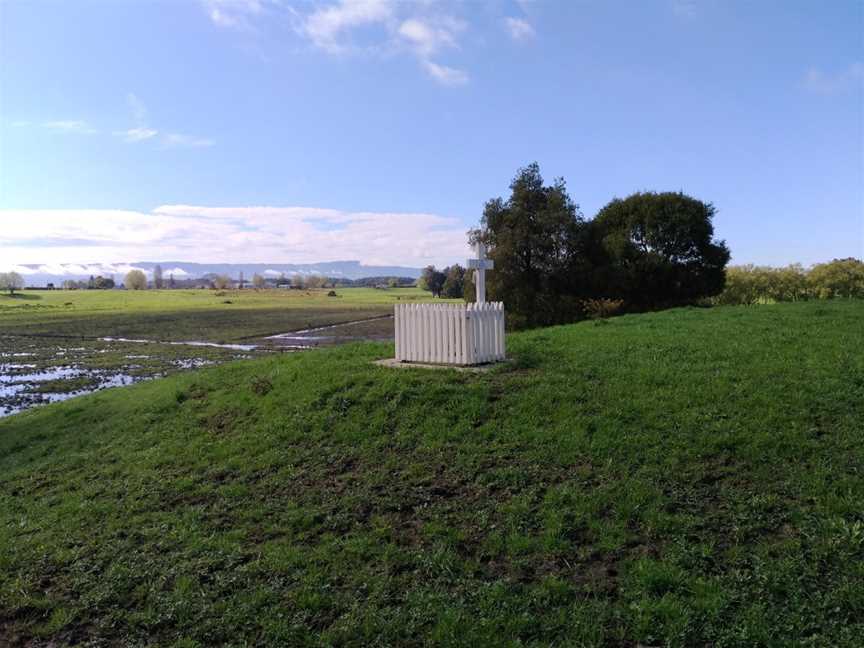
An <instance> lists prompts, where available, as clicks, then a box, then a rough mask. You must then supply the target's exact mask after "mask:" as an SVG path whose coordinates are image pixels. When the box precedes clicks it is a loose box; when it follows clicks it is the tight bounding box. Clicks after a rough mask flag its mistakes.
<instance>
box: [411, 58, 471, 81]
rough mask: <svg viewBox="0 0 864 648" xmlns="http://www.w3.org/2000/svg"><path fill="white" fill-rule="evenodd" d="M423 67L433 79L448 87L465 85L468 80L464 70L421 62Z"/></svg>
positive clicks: (430, 62)
mask: <svg viewBox="0 0 864 648" xmlns="http://www.w3.org/2000/svg"><path fill="white" fill-rule="evenodd" d="M423 67H424V68H425V69H426V71H427V72H428V73H429V76H431V77H432V78H433V79H435V80H436V81H438V82H439V83H442V84H444V85H449V86H459V85H465V84H466V83H468V81H469V80H470V78H469V76H468V73H467V72H465V71H464V70H457V69H456V68H451V67H447V66H446V65H439V64H438V63H433V62H432V61H423Z"/></svg>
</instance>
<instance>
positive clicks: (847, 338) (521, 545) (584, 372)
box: [0, 302, 864, 646]
mask: <svg viewBox="0 0 864 648" xmlns="http://www.w3.org/2000/svg"><path fill="white" fill-rule="evenodd" d="M862 322H864V302H846V303H839V302H837V303H807V304H785V305H777V306H766V307H756V308H746V307H745V308H723V309H713V310H696V309H684V310H676V311H669V312H664V313H657V314H652V315H642V316H627V317H621V318H617V319H614V320H610V321H608V322H604V323H601V324H599V325H598V324H594V323H582V324H578V325H574V326H566V327H557V328H552V329H545V330H538V331H533V332H529V333H523V334H518V335H513V336H511V337H510V338H509V345H510V348H509V351H510V353H511V355H512V356H513V357H514V358H515V359H516V360H515V362H513V363H512V364H510V365H508V366H506V367H503V368H500V369H497V370H495V371H493V372H491V373H488V374H483V375H477V374H466V373H457V372H452V371H424V370H388V369H384V368H380V367H375V366H373V365H372V364H371V363H370V361H371V360H372V359H374V358H378V357H384V356H386V355H387V354H388V353H389V352H390V351H391V349H390V348H388V347H387V345H378V344H363V345H355V346H351V347H344V348H339V349H332V350H326V351H320V352H311V353H305V354H298V355H296V356H292V357H273V358H267V359H264V360H255V361H248V362H241V363H234V364H229V365H224V366H221V367H217V368H213V369H208V370H203V371H198V372H194V373H189V374H183V375H178V376H174V377H172V378H168V379H165V380H160V381H154V382H151V383H144V384H140V385H137V386H135V387H131V388H124V389H118V390H110V391H108V392H103V393H99V394H95V395H93V396H89V397H84V398H81V399H77V400H73V401H70V402H67V403H61V404H58V405H53V406H49V407H45V408H42V409H38V410H34V411H31V412H28V413H25V414H22V415H17V416H13V417H10V418H8V419H5V420H0V637H2V638H3V639H5V640H6V641H8V642H10V643H11V644H13V645H16V644H21V645H24V644H28V643H29V642H31V640H33V639H34V638H35V639H36V641H37V643H38V642H39V641H42V640H46V641H47V640H53V641H54V642H55V643H60V644H64V643H74V642H79V641H86V640H89V639H94V638H99V639H102V640H103V641H105V642H107V643H109V644H122V645H128V644H160V645H171V644H175V645H183V646H192V645H202V646H207V645H213V644H217V643H229V642H230V643H232V644H234V645H242V644H279V643H281V644H284V645H307V644H308V645H322V644H326V645H333V644H353V645H370V644H378V645H387V644H400V645H406V644H407V645H420V644H435V645H438V644H442V645H447V644H451V645H506V644H508V642H509V643H512V644H513V645H516V644H521V645H524V644H537V645H547V644H567V645H572V644H595V645H610V644H611V645H633V644H636V643H641V644H651V645H654V644H659V643H663V642H670V643H672V644H690V645H692V644H712V645H741V644H748V645H756V644H772V645H778V644H784V643H793V642H794V643H798V642H805V643H813V644H814V645H844V644H845V645H859V644H858V642H859V641H860V637H861V635H862V632H864V586H862V583H864V518H862V506H861V502H862V501H864V452H862V441H864V326H862ZM0 643H2V640H0Z"/></svg>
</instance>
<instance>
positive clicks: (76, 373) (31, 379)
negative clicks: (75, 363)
mask: <svg viewBox="0 0 864 648" xmlns="http://www.w3.org/2000/svg"><path fill="white" fill-rule="evenodd" d="M86 373H88V372H87V370H85V369H78V368H77V367H52V368H50V369H46V370H45V371H37V372H36V373H29V374H2V375H0V384H15V383H37V382H47V381H49V380H60V379H62V378H78V377H80V376H83V375H85V374H86ZM94 373H95V372H94Z"/></svg>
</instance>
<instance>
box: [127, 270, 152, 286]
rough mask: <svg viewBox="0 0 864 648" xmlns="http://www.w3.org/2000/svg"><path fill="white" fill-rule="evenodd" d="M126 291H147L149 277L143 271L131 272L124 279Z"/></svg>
mask: <svg viewBox="0 0 864 648" xmlns="http://www.w3.org/2000/svg"><path fill="white" fill-rule="evenodd" d="M123 282H124V284H125V285H126V290H145V289H146V288H147V275H145V274H144V273H143V272H142V271H141V270H130V271H129V272H127V273H126V278H125V279H124V281H123Z"/></svg>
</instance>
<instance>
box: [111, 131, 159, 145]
mask: <svg viewBox="0 0 864 648" xmlns="http://www.w3.org/2000/svg"><path fill="white" fill-rule="evenodd" d="M158 134H159V131H157V130H156V129H154V128H130V129H128V130H125V131H114V135H116V136H117V137H122V138H123V139H124V140H126V141H127V142H132V143H135V142H143V141H144V140H148V139H151V138H153V137H156V135H158Z"/></svg>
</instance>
